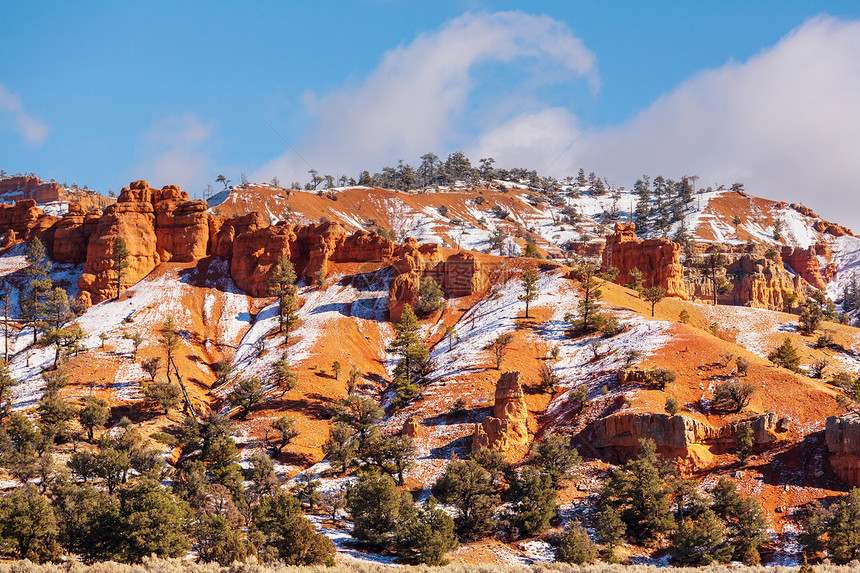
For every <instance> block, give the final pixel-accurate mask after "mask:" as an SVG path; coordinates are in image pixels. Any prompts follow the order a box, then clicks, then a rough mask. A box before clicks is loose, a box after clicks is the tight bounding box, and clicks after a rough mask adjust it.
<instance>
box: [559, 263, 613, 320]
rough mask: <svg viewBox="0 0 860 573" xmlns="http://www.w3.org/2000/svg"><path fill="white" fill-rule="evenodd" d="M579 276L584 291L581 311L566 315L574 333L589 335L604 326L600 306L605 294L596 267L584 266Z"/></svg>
mask: <svg viewBox="0 0 860 573" xmlns="http://www.w3.org/2000/svg"><path fill="white" fill-rule="evenodd" d="M579 274H580V287H581V289H582V296H581V298H580V301H579V305H578V306H579V309H578V312H577V314H573V313H568V314H567V315H565V320H567V321H568V322H569V323H570V324H571V326H572V327H573V330H574V332H577V333H588V332H592V331H594V330H597V329H599V328H600V327H601V326H602V325H603V322H604V320H603V317H602V316H601V315H600V305H599V304H598V301H599V300H600V298H601V296H602V295H603V293H602V292H601V290H600V283H598V281H597V277H596V275H597V266H596V265H594V264H591V263H584V264H582V265H581V266H580V268H579Z"/></svg>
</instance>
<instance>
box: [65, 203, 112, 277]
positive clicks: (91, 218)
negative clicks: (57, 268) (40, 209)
mask: <svg viewBox="0 0 860 573" xmlns="http://www.w3.org/2000/svg"><path fill="white" fill-rule="evenodd" d="M100 218H101V213H100V212H98V211H84V208H83V206H81V204H80V203H72V204H71V205H69V210H68V212H67V213H66V214H65V215H63V218H62V219H60V220H59V221H58V222H57V224H56V225H55V231H54V249H53V259H54V260H55V261H57V262H60V263H83V262H86V260H87V246H88V245H89V242H90V237H91V236H92V234H93V233H94V232H95V230H96V228H97V227H98V224H99V219H100Z"/></svg>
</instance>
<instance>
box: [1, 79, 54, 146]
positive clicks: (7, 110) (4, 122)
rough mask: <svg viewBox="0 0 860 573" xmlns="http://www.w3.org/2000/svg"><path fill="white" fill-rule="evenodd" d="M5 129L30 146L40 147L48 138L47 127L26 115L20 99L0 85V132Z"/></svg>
mask: <svg viewBox="0 0 860 573" xmlns="http://www.w3.org/2000/svg"><path fill="white" fill-rule="evenodd" d="M7 129H8V130H11V131H14V132H16V133H18V135H19V136H21V137H22V138H23V139H24V141H25V142H27V143H28V144H30V145H41V144H42V143H44V142H45V138H47V137H48V126H47V125H46V124H44V123H42V122H40V121H39V120H38V119H36V118H35V117H34V116H32V115H30V114H29V113H27V112H26V111H25V110H24V105H23V104H22V103H21V98H20V97H18V96H17V95H15V94H13V93H12V92H10V91H9V90H8V89H7V88H6V86H4V85H3V84H0V131H5V130H7Z"/></svg>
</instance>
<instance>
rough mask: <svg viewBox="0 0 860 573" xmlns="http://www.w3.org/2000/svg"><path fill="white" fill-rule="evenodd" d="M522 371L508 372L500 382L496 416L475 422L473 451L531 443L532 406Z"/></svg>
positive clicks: (494, 406) (494, 413)
mask: <svg viewBox="0 0 860 573" xmlns="http://www.w3.org/2000/svg"><path fill="white" fill-rule="evenodd" d="M519 376H520V373H519V372H505V373H503V374H502V375H501V376H500V377H499V380H498V382H496V394H495V402H494V404H493V415H492V416H487V417H486V418H484V419H483V421H482V422H481V423H480V424H475V431H474V434H473V435H472V451H473V452H476V451H479V450H482V449H490V450H493V451H497V452H502V453H506V452H509V451H510V450H512V449H513V448H516V447H519V446H526V445H528V443H529V431H528V409H527V408H526V402H525V399H524V397H523V396H524V395H523V389H522V386H520V382H519Z"/></svg>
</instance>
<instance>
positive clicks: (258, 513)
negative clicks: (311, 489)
mask: <svg viewBox="0 0 860 573" xmlns="http://www.w3.org/2000/svg"><path fill="white" fill-rule="evenodd" d="M253 530H254V532H255V533H257V534H258V535H259V537H260V539H261V543H260V545H261V547H259V550H260V554H261V557H262V558H263V559H264V560H275V559H277V560H278V561H282V562H283V563H285V564H286V565H314V564H320V565H334V556H335V548H334V544H333V543H332V542H331V540H330V539H329V538H328V537H326V536H325V535H322V534H321V533H317V532H316V530H315V529H314V526H313V525H312V524H311V523H310V522H309V521H308V520H307V519H305V518H304V517H303V516H302V514H301V507H300V505H299V502H298V500H297V499H296V498H295V497H293V496H292V495H290V494H289V493H287V492H285V491H282V490H279V491H278V493H277V494H275V495H272V496H267V497H264V498H263V499H262V500H261V501H260V505H258V506H257V507H256V508H255V509H254V518H253Z"/></svg>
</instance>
